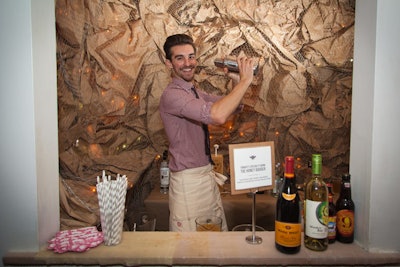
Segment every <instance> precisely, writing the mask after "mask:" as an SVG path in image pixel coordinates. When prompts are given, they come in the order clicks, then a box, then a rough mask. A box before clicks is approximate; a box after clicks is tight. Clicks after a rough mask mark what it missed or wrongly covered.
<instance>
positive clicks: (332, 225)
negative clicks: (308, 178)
mask: <svg viewBox="0 0 400 267" xmlns="http://www.w3.org/2000/svg"><path fill="white" fill-rule="evenodd" d="M326 186H327V187H328V205H329V218H328V243H329V244H332V243H335V241H336V205H335V204H334V203H333V192H332V186H333V185H332V183H327V184H326Z"/></svg>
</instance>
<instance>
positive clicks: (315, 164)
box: [312, 154, 322, 174]
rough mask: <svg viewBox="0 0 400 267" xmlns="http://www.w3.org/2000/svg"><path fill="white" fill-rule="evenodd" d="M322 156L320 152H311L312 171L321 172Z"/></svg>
mask: <svg viewBox="0 0 400 267" xmlns="http://www.w3.org/2000/svg"><path fill="white" fill-rule="evenodd" d="M321 168H322V156H321V154H312V173H314V174H321Z"/></svg>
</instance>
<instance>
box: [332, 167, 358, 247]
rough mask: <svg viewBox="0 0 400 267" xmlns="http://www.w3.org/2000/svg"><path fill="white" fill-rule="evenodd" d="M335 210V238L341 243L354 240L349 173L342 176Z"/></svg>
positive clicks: (352, 204) (353, 206)
mask: <svg viewBox="0 0 400 267" xmlns="http://www.w3.org/2000/svg"><path fill="white" fill-rule="evenodd" d="M336 210H337V213H336V229H337V231H336V240H338V241H339V242H342V243H352V242H353V240H354V212H355V205H354V202H353V200H352V198H351V183H350V174H344V175H343V176H342V182H341V188H340V195H339V198H338V200H337V202H336Z"/></svg>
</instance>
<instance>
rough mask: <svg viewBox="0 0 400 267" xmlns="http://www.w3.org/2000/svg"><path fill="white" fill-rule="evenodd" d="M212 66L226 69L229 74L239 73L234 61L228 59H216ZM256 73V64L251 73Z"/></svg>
mask: <svg viewBox="0 0 400 267" xmlns="http://www.w3.org/2000/svg"><path fill="white" fill-rule="evenodd" d="M214 64H215V66H217V67H218V68H225V67H226V68H228V70H229V71H231V72H236V73H239V66H238V63H237V61H236V60H234V59H230V58H225V59H223V58H216V59H214ZM257 72H258V64H257V65H255V66H253V73H254V75H257Z"/></svg>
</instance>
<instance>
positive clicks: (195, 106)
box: [159, 78, 222, 172]
mask: <svg viewBox="0 0 400 267" xmlns="http://www.w3.org/2000/svg"><path fill="white" fill-rule="evenodd" d="M192 87H193V84H192V83H190V82H186V81H184V80H182V79H178V78H173V79H172V81H171V83H170V84H168V86H167V88H165V90H164V92H163V94H162V95H161V99H160V107H159V109H160V115H161V119H162V121H163V123H164V128H165V132H166V134H167V136H168V139H169V153H170V161H169V168H170V170H171V171H175V172H176V171H181V170H185V169H190V168H197V167H202V166H205V165H207V164H209V158H208V155H206V152H205V144H204V142H205V141H204V140H205V137H204V131H203V128H202V124H203V123H204V124H210V123H212V120H211V116H210V110H211V106H212V104H213V103H214V102H215V101H217V100H218V99H220V98H221V97H222V96H216V95H210V94H207V93H205V92H202V91H200V90H199V89H198V88H196V91H197V93H198V95H199V98H198V99H197V98H196V96H195V94H194V92H193V91H192V89H191V88H192Z"/></svg>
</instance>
